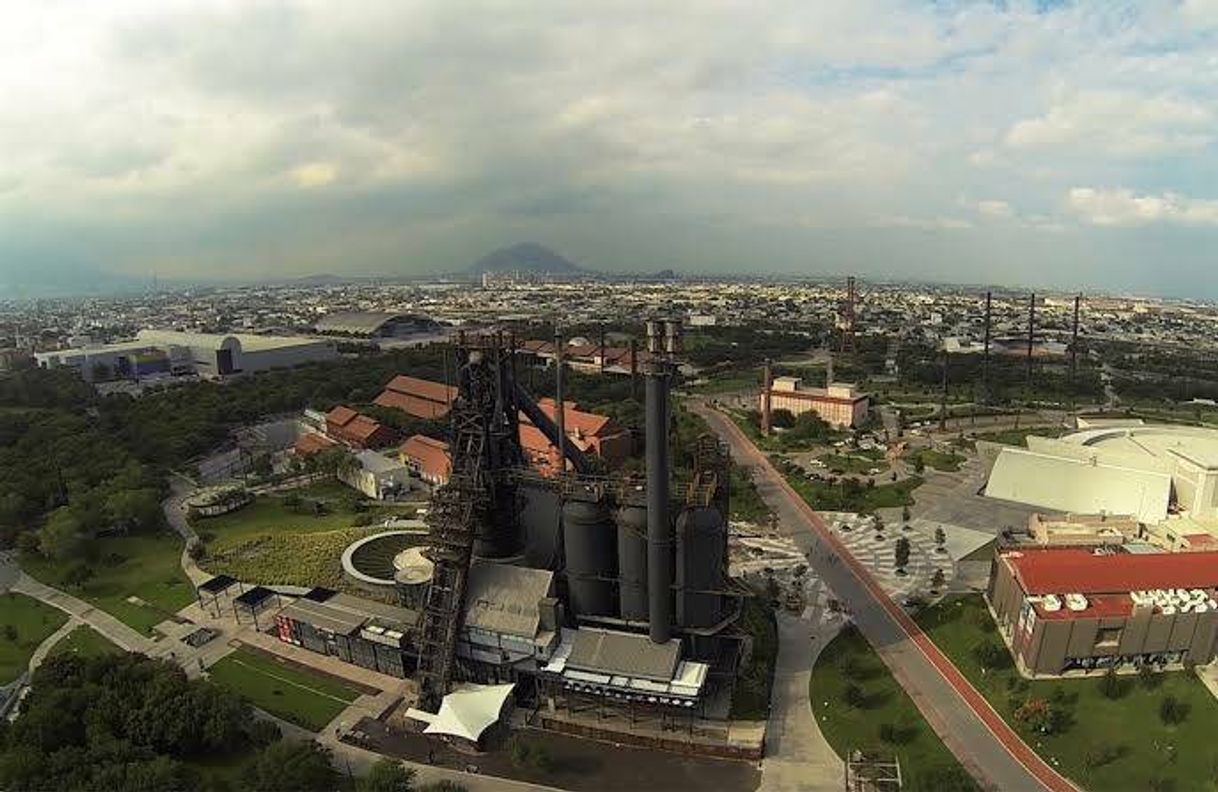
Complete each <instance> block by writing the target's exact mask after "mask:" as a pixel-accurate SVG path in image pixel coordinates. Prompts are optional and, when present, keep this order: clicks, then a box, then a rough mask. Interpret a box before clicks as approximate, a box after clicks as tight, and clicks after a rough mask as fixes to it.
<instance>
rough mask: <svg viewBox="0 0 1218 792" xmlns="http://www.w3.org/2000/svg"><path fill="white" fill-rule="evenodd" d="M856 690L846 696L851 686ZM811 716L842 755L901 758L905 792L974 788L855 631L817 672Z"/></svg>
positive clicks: (830, 649) (830, 650) (831, 649)
mask: <svg viewBox="0 0 1218 792" xmlns="http://www.w3.org/2000/svg"><path fill="white" fill-rule="evenodd" d="M851 685H854V686H855V690H854V691H852V694H853V695H852V694H851V693H847V688H848V687H850V686H851ZM809 699H810V701H811V703H812V712H813V715H814V716H815V717H816V721H817V723H818V724H819V725H820V729H821V732H822V733H823V734H824V735H825V739H826V740H828V741H829V745H830V746H832V747H833V750H834V751H835V752H836V753H837V755H838V756H843V757H844V756H848V755H850V754H851V753H852V752H854V751H856V750H859V751H863V752H864V753H865V754H869V755H879V756H885V757H891V756H894V755H895V756H896V757H897V759H898V760H899V761H900V763H901V775H902V777H903V778H905V780H906V786H903V787H902V789H903V790H905V792H952V791H953V790H975V789H976V788H977V787H976V786H975V784H974V783H973V781H972V779H971V778H970V777H969V776H968V775H967V774H966V773H965V771H964V770H963V769H962V768H961V767H960V765H959V763H957V762H956V758H955V757H954V756H952V754H951V752H950V751H948V750H947V748H946V746H944V745H943V741H942V740H940V739H939V737H938V735H936V734H935V733H934V731H933V730H932V729H931V728H930V726H929V725H928V724H927V723H926V721H925V720H924V719H923V718H922V714H921V713H920V712H918V709H917V707H915V706H914V703H913V701H912V700H910V698H909V696H907V695H906V694H905V691H904V690H902V689H901V686H900V685H898V684H897V682H896V680H895V679H893V678H892V674H890V673H889V671H888V668H887V667H886V666H885V665H884V663H883V661H882V660H880V658H879V656H878V655H877V654H876V653H875V650H873V649H872V648H871V646H870V645H868V643H867V641H866V640H865V639H864V638H863V637H862V635H860V634H859V632H858V631H857V630H855V629H854V628H853V627H851V628H848V629H846V630H844V631H843V632H842V633H840V634H839V635H838V636H837V637H836V638H834V639H833V641H832V642H831V643H830V644H829V645H828V646H827V647H825V649H824V651H823V652H821V655H820V657H819V658H818V659H817V661H816V666H815V668H813V669H812V681H811V684H810V686H809Z"/></svg>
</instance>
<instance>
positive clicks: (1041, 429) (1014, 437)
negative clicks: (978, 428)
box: [973, 426, 1066, 446]
mask: <svg viewBox="0 0 1218 792" xmlns="http://www.w3.org/2000/svg"><path fill="white" fill-rule="evenodd" d="M1065 432H1066V430H1065V429H1062V428H1061V427H1059V426H1033V427H1031V428H1026V429H1000V430H998V431H996V432H982V433H980V434H977V435H974V436H973V439H974V440H985V441H986V442H990V443H1001V444H1002V445H1013V446H1026V445H1027V444H1028V435H1033V436H1035V437H1061V436H1062V435H1063V434H1065Z"/></svg>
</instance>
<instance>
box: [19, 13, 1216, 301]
mask: <svg viewBox="0 0 1218 792" xmlns="http://www.w3.org/2000/svg"><path fill="white" fill-rule="evenodd" d="M8 13H9V21H10V24H8V25H6V27H5V30H4V31H2V32H0V43H2V44H3V45H4V46H3V47H0V52H3V53H4V54H3V55H0V59H3V60H4V62H5V63H4V65H5V68H3V69H2V70H0V75H3V76H0V88H2V89H3V93H4V95H5V96H6V97H8V98H9V101H8V102H6V103H5V105H4V106H3V109H0V118H2V119H3V123H0V145H3V148H4V150H5V151H6V152H8V153H9V154H10V156H6V157H5V158H4V160H3V161H0V224H2V225H3V226H4V228H5V233H3V234H0V284H3V285H5V286H6V287H7V290H9V291H17V292H20V291H23V290H24V291H25V292H26V293H29V294H35V293H38V292H40V291H44V292H45V291H47V290H61V288H62V285H63V284H64V283H76V284H87V283H91V282H96V283H98V284H101V285H102V286H103V287H104V286H105V284H107V283H110V284H118V283H124V282H130V281H131V280H136V281H140V282H147V281H149V280H150V279H151V278H152V277H153V275H154V274H155V275H156V276H157V277H159V278H161V279H163V280H165V281H167V282H171V281H195V282H202V281H216V282H232V281H259V280H273V279H281V278H291V277H302V276H308V275H312V274H317V273H334V274H336V275H340V276H368V275H380V276H391V277H410V276H434V275H439V274H449V273H453V272H455V271H459V270H462V269H465V268H466V267H467V266H468V265H469V264H470V263H471V262H473V261H474V260H476V259H477V258H479V257H480V256H481V255H483V254H484V253H486V252H487V251H488V250H491V249H493V248H497V247H500V246H503V245H507V244H511V243H513V242H517V241H522V240H527V239H534V240H537V241H538V242H541V243H542V244H545V245H547V246H550V247H552V248H554V249H555V250H557V251H559V252H560V253H562V254H564V255H566V256H568V257H569V258H571V259H572V260H574V261H576V262H577V263H579V264H581V265H582V266H585V267H587V268H589V269H592V270H597V271H602V272H606V273H621V272H654V271H658V270H662V269H669V268H671V269H674V270H676V271H678V272H682V273H687V274H698V275H708V276H714V275H728V274H733V275H735V274H757V275H775V276H780V277H781V276H832V275H837V274H844V273H847V272H850V273H857V274H858V275H860V276H863V277H868V278H873V279H911V280H917V281H931V282H953V283H994V284H999V285H1012V286H1015V285H1027V286H1030V287H1039V288H1046V287H1047V288H1057V289H1067V290H1068V289H1088V288H1099V289H1103V290H1105V291H1110V292H1133V293H1141V294H1154V295H1169V296H1192V297H1205V298H1214V297H1218V287H1215V286H1212V285H1210V282H1211V281H1210V279H1207V278H1206V277H1205V276H1206V275H1207V274H1208V273H1209V268H1208V265H1209V261H1208V259H1207V256H1206V253H1207V250H1209V249H1211V248H1212V245H1213V243H1214V242H1215V241H1218V194H1215V193H1214V192H1213V190H1212V185H1213V184H1214V183H1215V176H1218V167H1216V165H1218V160H1216V158H1215V156H1214V154H1215V150H1214V133H1213V129H1214V114H1215V98H1216V91H1215V89H1214V87H1213V85H1212V84H1211V81H1209V80H1208V79H1207V77H1206V75H1207V74H1211V73H1212V72H1213V69H1214V66H1215V59H1216V58H1218V55H1216V54H1215V53H1216V52H1218V47H1216V46H1215V44H1216V43H1218V4H1215V3H1212V2H1206V0H1186V1H1185V2H1166V1H1164V2H1155V3H1137V4H1123V3H1122V4H1117V3H1085V2H1084V3H1077V4H1063V3H1051V2H1040V3H1010V4H989V3H946V4H934V5H921V4H910V3H897V2H867V3H848V4H840V5H838V4H823V5H818V6H817V8H816V9H808V8H805V7H803V5H801V4H785V3H778V4H772V5H770V6H769V7H768V8H767V9H766V12H765V13H758V12H757V10H756V8H755V7H750V6H748V5H746V4H730V3H728V4H721V5H717V6H714V7H710V8H705V9H702V10H701V11H700V12H699V13H698V14H696V15H693V14H689V13H682V12H679V11H675V10H667V9H666V10H662V11H656V10H655V9H649V8H645V7H643V6H639V7H629V6H619V5H595V4H593V5H588V4H581V6H580V7H579V9H578V10H573V9H570V8H565V7H563V6H549V5H545V4H528V5H522V6H520V7H509V6H495V7H494V8H493V9H474V8H472V7H462V8H456V7H453V6H449V5H442V4H433V3H417V4H413V5H410V6H403V5H398V4H384V3H361V4H357V5H355V6H352V7H350V9H349V10H346V9H345V11H344V13H343V14H342V15H341V16H340V15H338V14H334V13H329V12H327V11H326V10H324V9H323V8H321V7H319V6H317V5H315V4H311V3H305V2H284V3H279V4H276V5H273V6H262V5H244V4H229V3H208V4H197V3H192V4H172V3H170V4H167V3H147V2H134V1H133V2H127V3H110V4H107V5H106V8H104V9H103V8H100V7H90V8H88V9H81V8H79V7H73V6H71V5H68V4H62V5H61V4H38V5H36V6H35V5H32V4H31V5H29V6H26V7H18V8H15V9H12V10H10V11H9V12H8ZM50 31H53V32H54V33H53V35H52V34H51V32H50ZM103 290H104V288H103Z"/></svg>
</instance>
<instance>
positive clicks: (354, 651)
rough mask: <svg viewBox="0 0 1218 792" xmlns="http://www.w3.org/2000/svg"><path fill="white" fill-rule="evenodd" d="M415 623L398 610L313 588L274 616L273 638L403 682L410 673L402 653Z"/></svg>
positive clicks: (413, 616)
mask: <svg viewBox="0 0 1218 792" xmlns="http://www.w3.org/2000/svg"><path fill="white" fill-rule="evenodd" d="M417 618H418V615H417V614H416V613H415V612H414V611H411V610H407V609H406V608H401V607H398V606H396V605H386V604H384V603H380V602H374V601H372V600H366V599H361V598H359V597H353V596H351V595H349V594H336V593H334V592H333V591H329V590H328V589H314V590H313V591H310V592H309V593H308V594H306V595H305V596H304V597H301V598H300V599H298V600H295V601H294V602H292V603H290V604H289V605H288V606H287V607H285V608H283V610H281V611H279V613H278V614H276V616H275V634H276V636H277V637H278V638H279V640H281V641H283V642H284V643H290V644H294V645H296V646H303V647H304V648H305V649H310V650H312V651H314V652H317V653H318V654H324V655H332V656H334V657H337V658H339V659H340V660H343V661H345V662H348V663H354V664H355V665H358V666H362V667H363V668H370V669H372V670H374V671H379V672H381V673H382V674H388V675H390V676H395V677H401V678H404V677H406V676H407V674H408V673H409V672H411V671H412V670H413V669H414V659H413V657H411V656H409V655H408V653H407V651H406V648H407V645H408V644H407V640H408V636H409V634H410V632H411V630H413V629H414V624H415V621H416V620H417Z"/></svg>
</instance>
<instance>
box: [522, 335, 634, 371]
mask: <svg viewBox="0 0 1218 792" xmlns="http://www.w3.org/2000/svg"><path fill="white" fill-rule="evenodd" d="M520 351H521V352H522V353H524V354H528V355H533V356H534V357H536V358H537V359H538V360H542V361H546V364H547V365H549V362H550V361H552V360H554V358H555V357H557V355H556V354H555V349H554V344H553V343H552V342H550V341H525V342H524V343H523V344H521V345H520ZM562 354H563V361H564V362H565V363H566V364H567V365H568V366H570V367H571V368H572V369H574V370H576V371H582V372H585V373H588V374H596V373H599V372H601V371H604V372H606V373H609V374H630V373H632V372H639V371H642V370H643V368H644V366H646V365H647V364H648V363H650V362H651V353H650V352H647V351H646V350H643V349H635V350H634V352H633V360H632V355H631V349H630V347H613V346H609V345H605V346H600V345H599V344H568V345H567V346H565V347H563V351H562Z"/></svg>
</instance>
